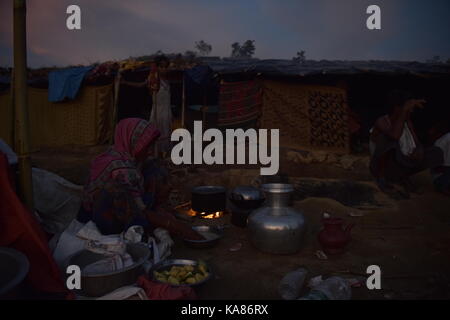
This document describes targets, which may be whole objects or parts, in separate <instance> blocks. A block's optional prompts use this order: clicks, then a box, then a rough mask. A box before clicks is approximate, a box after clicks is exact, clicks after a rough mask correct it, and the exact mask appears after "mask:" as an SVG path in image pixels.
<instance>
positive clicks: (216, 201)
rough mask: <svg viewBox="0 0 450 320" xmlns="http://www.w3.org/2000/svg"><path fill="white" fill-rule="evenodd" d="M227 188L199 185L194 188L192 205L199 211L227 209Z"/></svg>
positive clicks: (210, 211) (211, 211)
mask: <svg viewBox="0 0 450 320" xmlns="http://www.w3.org/2000/svg"><path fill="white" fill-rule="evenodd" d="M226 191H227V190H226V189H225V188H224V187H221V186H199V187H195V188H193V189H192V192H191V196H192V199H191V206H192V209H193V210H195V211H197V212H206V213H213V212H217V211H225V209H226V205H227V201H226Z"/></svg>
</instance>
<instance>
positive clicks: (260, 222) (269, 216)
mask: <svg viewBox="0 0 450 320" xmlns="http://www.w3.org/2000/svg"><path fill="white" fill-rule="evenodd" d="M261 189H262V191H263V192H264V194H265V198H266V201H265V202H264V205H263V206H262V207H261V208H259V209H256V210H255V211H253V212H252V213H251V214H250V216H249V217H248V222H247V226H248V230H249V236H250V241H251V242H252V243H253V245H254V246H255V247H256V248H258V249H259V250H261V251H264V252H267V253H273V254H293V253H296V252H297V251H299V249H300V247H301V244H302V240H303V234H304V233H305V223H306V222H305V217H304V216H303V213H301V212H300V211H297V210H295V209H294V208H292V207H289V202H290V197H291V194H292V192H293V191H294V188H293V186H292V185H290V184H282V183H271V184H264V185H262V187H261Z"/></svg>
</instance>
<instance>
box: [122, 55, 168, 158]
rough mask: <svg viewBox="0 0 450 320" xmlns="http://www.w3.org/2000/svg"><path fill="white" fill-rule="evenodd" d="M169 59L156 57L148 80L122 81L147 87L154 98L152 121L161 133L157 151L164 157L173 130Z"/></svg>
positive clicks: (156, 145) (162, 56) (156, 147)
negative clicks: (139, 81) (137, 81)
mask: <svg viewBox="0 0 450 320" xmlns="http://www.w3.org/2000/svg"><path fill="white" fill-rule="evenodd" d="M169 64H170V62H169V59H168V58H167V57H166V56H164V55H161V56H158V57H156V58H155V61H154V63H153V64H152V67H151V69H150V72H149V75H148V77H147V80H146V81H144V82H141V83H133V82H128V81H122V83H123V84H126V85H130V86H134V87H145V86H146V87H147V88H148V90H149V92H150V94H151V96H152V99H153V105H152V111H151V115H150V122H151V123H153V124H154V125H155V126H156V127H157V128H158V130H159V132H160V133H161V136H160V138H159V140H158V142H157V143H156V144H155V149H156V150H157V153H158V154H160V155H161V156H162V157H163V158H165V157H166V155H167V153H168V152H169V151H170V135H171V132H172V110H171V103H170V83H169V79H168V68H169Z"/></svg>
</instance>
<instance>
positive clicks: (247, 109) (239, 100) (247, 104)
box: [217, 80, 263, 127]
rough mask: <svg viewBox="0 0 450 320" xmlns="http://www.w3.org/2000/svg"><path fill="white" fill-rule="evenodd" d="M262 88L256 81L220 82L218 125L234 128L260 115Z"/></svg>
mask: <svg viewBox="0 0 450 320" xmlns="http://www.w3.org/2000/svg"><path fill="white" fill-rule="evenodd" d="M262 92H263V91H262V86H261V83H260V82H259V81H257V80H251V81H240V82H222V83H221V85H220V93H219V116H218V121H217V122H218V125H219V126H221V127H226V126H236V125H242V124H245V123H248V122H249V121H252V120H256V119H258V118H259V117H260V115H261V109H262Z"/></svg>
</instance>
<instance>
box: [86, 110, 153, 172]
mask: <svg viewBox="0 0 450 320" xmlns="http://www.w3.org/2000/svg"><path fill="white" fill-rule="evenodd" d="M159 136H160V132H159V130H158V129H156V127H155V126H154V125H152V124H151V123H149V122H148V121H146V120H143V119H139V118H128V119H123V120H121V121H119V123H118V124H117V126H116V131H115V134H114V144H113V145H112V147H111V148H110V149H109V150H108V151H106V152H105V153H103V154H101V155H99V156H98V157H97V158H95V159H94V160H93V161H92V163H91V176H90V180H96V179H98V178H99V177H100V176H103V175H106V176H109V175H110V173H111V172H105V170H107V169H108V170H109V171H112V170H115V169H126V168H131V169H134V170H135V169H136V165H137V162H139V161H140V160H142V159H141V158H142V157H143V156H145V155H146V154H147V152H148V150H149V148H150V146H151V145H152V144H153V143H154V142H155V141H156V140H157V139H158V137H159ZM113 163H114V164H115V165H114V166H112V165H111V164H113ZM105 178H106V177H105Z"/></svg>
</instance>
